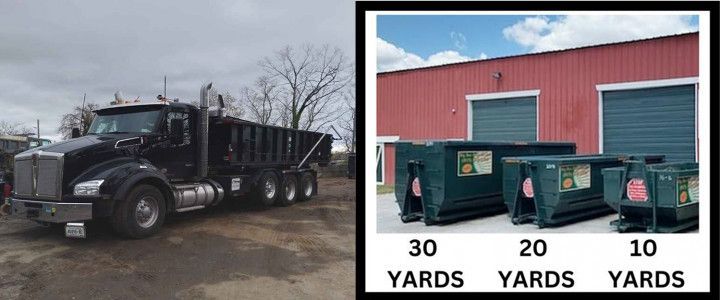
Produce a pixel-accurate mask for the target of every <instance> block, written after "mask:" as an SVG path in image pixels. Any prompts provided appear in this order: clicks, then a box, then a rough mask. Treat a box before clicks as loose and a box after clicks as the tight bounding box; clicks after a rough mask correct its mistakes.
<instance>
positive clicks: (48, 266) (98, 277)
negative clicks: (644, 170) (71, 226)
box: [0, 178, 355, 299]
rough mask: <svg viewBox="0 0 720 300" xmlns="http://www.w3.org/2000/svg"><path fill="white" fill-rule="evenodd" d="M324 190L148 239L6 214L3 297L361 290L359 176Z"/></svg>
mask: <svg viewBox="0 0 720 300" xmlns="http://www.w3.org/2000/svg"><path fill="white" fill-rule="evenodd" d="M318 190H319V191H320V194H319V195H318V196H316V197H315V198H313V199H312V200H310V201H308V202H301V203H297V204H295V205H294V206H292V207H277V208H271V209H261V208H257V207H253V206H249V205H234V206H231V205H221V206H219V207H214V208H210V209H206V210H200V211H194V212H188V213H184V214H179V215H176V216H172V217H170V218H169V219H167V220H166V223H165V225H164V226H163V228H162V230H161V231H160V233H159V234H157V235H155V236H152V237H150V238H147V239H143V240H127V239H122V238H119V237H117V236H115V235H114V234H113V233H112V231H111V229H110V227H109V226H108V225H107V224H105V223H103V222H96V223H91V224H89V229H88V233H89V235H90V236H89V237H88V239H85V240H75V239H67V238H65V237H64V236H63V229H62V227H51V228H46V227H41V226H39V225H37V224H36V223H33V222H30V221H25V220H15V219H9V218H7V217H1V218H0V299H49V298H52V299H88V298H93V299H128V298H131V299H133V298H144V299H168V298H178V299H238V298H253V299H255V298H264V299H277V298H293V299H350V298H354V297H355V181H354V180H348V179H342V178H322V179H320V180H319V189H318ZM330 287H331V288H330Z"/></svg>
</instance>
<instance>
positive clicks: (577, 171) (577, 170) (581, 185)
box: [560, 164, 591, 192]
mask: <svg viewBox="0 0 720 300" xmlns="http://www.w3.org/2000/svg"><path fill="white" fill-rule="evenodd" d="M590 176H591V173H590V165H588V164H585V165H561V166H560V191H561V192H568V191H574V190H580V189H587V188H590Z"/></svg>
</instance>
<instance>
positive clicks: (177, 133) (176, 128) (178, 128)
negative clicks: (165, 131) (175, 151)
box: [170, 119, 183, 145]
mask: <svg viewBox="0 0 720 300" xmlns="http://www.w3.org/2000/svg"><path fill="white" fill-rule="evenodd" d="M170 143H172V144H175V145H178V144H182V143H183V120H181V119H172V120H170Z"/></svg>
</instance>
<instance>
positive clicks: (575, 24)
mask: <svg viewBox="0 0 720 300" xmlns="http://www.w3.org/2000/svg"><path fill="white" fill-rule="evenodd" d="M690 21H691V17H690V16H672V15H634V16H633V15H623V16H588V15H570V16H564V17H560V18H558V19H557V20H553V21H551V20H550V19H549V18H548V17H545V16H537V17H528V18H525V19H524V20H522V21H519V22H517V23H515V24H513V25H512V26H509V27H506V28H505V29H503V35H504V36H505V38H506V39H508V40H511V41H514V42H516V43H518V44H520V45H522V46H525V47H528V48H530V49H531V51H533V52H540V51H550V50H559V49H567V48H574V47H581V46H588V45H597V44H604V43H612V42H620V41H629V40H636V39H645V38H651V37H657V36H663V35H672V34H678V33H684V32H691V31H696V30H698V28H697V26H694V25H691V23H690Z"/></svg>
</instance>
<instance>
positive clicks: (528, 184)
mask: <svg viewBox="0 0 720 300" xmlns="http://www.w3.org/2000/svg"><path fill="white" fill-rule="evenodd" d="M522 190H523V194H524V195H525V197H527V198H532V197H535V193H533V187H532V179H530V177H528V178H525V181H523V185H522Z"/></svg>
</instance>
